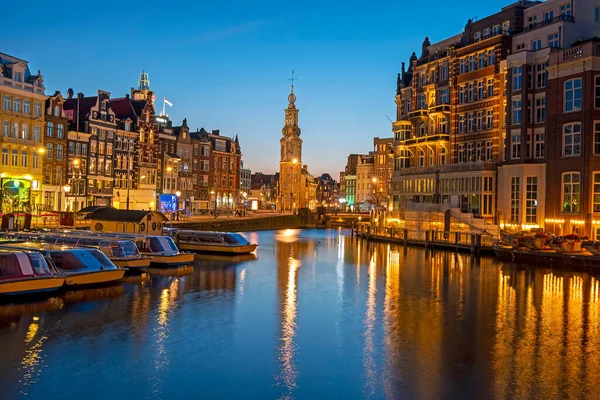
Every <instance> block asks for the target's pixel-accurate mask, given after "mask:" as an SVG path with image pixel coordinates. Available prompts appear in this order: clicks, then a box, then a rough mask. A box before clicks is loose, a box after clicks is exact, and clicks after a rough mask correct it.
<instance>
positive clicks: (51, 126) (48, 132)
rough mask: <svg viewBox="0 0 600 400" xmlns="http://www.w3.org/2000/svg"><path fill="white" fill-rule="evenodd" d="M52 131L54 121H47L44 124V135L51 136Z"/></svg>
mask: <svg viewBox="0 0 600 400" xmlns="http://www.w3.org/2000/svg"><path fill="white" fill-rule="evenodd" d="M53 131H54V123H52V122H48V123H47V124H46V136H48V137H52V135H53Z"/></svg>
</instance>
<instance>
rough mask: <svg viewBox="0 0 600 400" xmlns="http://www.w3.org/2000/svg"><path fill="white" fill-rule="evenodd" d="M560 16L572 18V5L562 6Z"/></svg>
mask: <svg viewBox="0 0 600 400" xmlns="http://www.w3.org/2000/svg"><path fill="white" fill-rule="evenodd" d="M560 15H563V16H565V17H570V16H571V3H566V4H563V5H561V6H560Z"/></svg>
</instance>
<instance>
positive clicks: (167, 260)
mask: <svg viewBox="0 0 600 400" xmlns="http://www.w3.org/2000/svg"><path fill="white" fill-rule="evenodd" d="M61 232H63V233H64V234H65V235H67V236H68V235H70V236H74V237H96V238H97V237H101V238H110V239H115V240H131V241H132V242H133V243H135V245H136V246H137V248H138V251H139V252H140V253H141V254H142V255H144V256H147V257H150V267H154V268H161V267H162V268H165V267H180V266H184V265H190V264H193V262H194V254H193V253H187V252H181V251H179V249H178V248H177V245H176V244H175V242H174V241H173V239H172V238H171V237H170V236H157V235H143V234H128V233H111V232H95V231H70V232H69V231H61Z"/></svg>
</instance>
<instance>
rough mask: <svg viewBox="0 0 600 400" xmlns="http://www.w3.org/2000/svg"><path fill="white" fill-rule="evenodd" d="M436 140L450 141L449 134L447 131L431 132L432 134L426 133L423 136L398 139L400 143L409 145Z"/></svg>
mask: <svg viewBox="0 0 600 400" xmlns="http://www.w3.org/2000/svg"><path fill="white" fill-rule="evenodd" d="M437 141H444V142H449V141H450V134H448V133H432V134H428V135H424V136H420V137H416V136H415V137H412V138H409V139H405V140H400V141H399V142H400V144H402V145H405V146H410V145H415V144H420V143H431V142H437Z"/></svg>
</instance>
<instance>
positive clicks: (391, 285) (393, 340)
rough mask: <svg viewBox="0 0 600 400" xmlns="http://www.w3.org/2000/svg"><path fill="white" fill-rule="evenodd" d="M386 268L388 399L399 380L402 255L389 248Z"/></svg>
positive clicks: (384, 387)
mask: <svg viewBox="0 0 600 400" xmlns="http://www.w3.org/2000/svg"><path fill="white" fill-rule="evenodd" d="M386 261H387V262H386V266H385V301H384V311H383V312H384V320H383V323H384V331H385V336H384V346H385V350H386V357H385V364H386V368H385V374H384V376H383V390H384V393H385V396H386V398H388V399H392V398H394V385H393V380H394V379H398V376H396V373H397V372H398V370H399V367H398V357H399V356H400V355H399V354H398V351H397V348H398V344H399V343H398V341H399V340H400V338H399V335H400V318H399V315H398V312H399V310H398V307H399V304H398V303H399V301H400V287H401V284H400V253H398V252H397V251H391V250H390V249H389V248H388V256H387V260H386Z"/></svg>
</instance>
